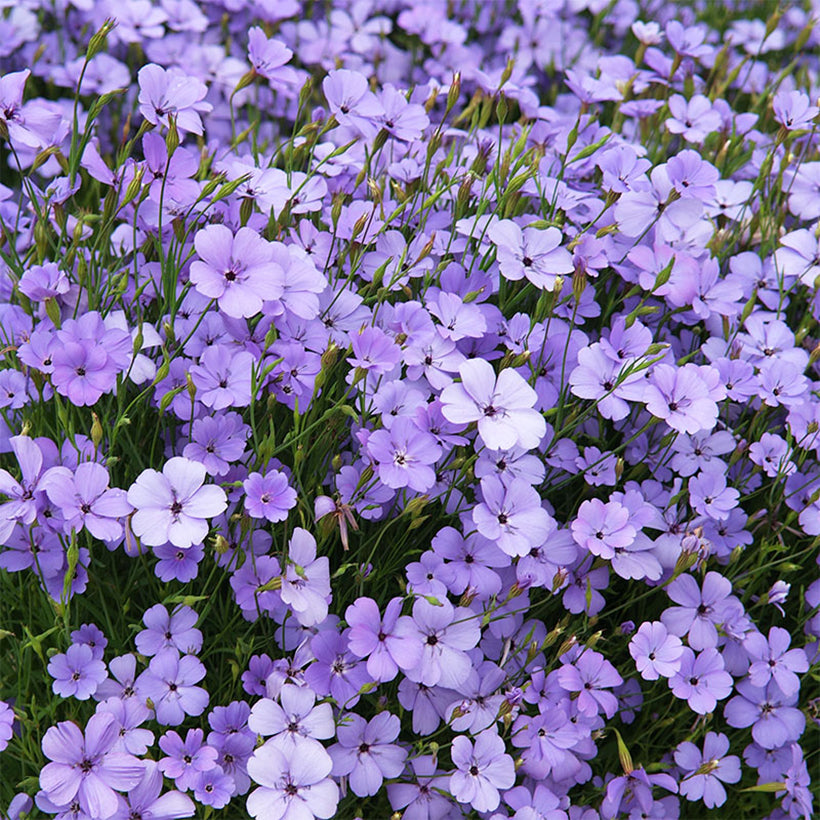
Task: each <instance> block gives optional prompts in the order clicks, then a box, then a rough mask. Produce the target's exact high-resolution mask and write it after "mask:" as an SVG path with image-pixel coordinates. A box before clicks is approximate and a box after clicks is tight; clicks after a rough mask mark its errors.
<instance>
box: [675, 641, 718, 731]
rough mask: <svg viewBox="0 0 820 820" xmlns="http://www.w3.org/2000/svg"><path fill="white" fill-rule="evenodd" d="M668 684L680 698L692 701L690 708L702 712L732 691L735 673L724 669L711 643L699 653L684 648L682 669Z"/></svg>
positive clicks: (705, 712) (711, 707)
mask: <svg viewBox="0 0 820 820" xmlns="http://www.w3.org/2000/svg"><path fill="white" fill-rule="evenodd" d="M669 688H670V689H671V690H672V693H673V694H674V695H675V697H677V698H682V699H684V700H686V701H688V702H689V708H690V709H691V710H692V711H693V712H697V713H698V714H699V715H706V714H709V713H710V712H713V711H714V709H715V706H716V705H717V702H718V701H719V700H723V698H725V697H728V696H729V694H730V693H731V691H732V676H731V675H730V674H729V673H728V672H726V671H725V669H724V666H723V659H722V658H721V656H720V653H719V652H718V651H717V649H714V648H713V647H709V648H708V649H704V650H703V652H701V653H700V654H699V655H695V653H694V652H693V651H692V650H691V649H690V648H689V647H688V646H685V647H684V648H683V655H681V662H680V669H679V670H678V672H677V673H676V674H675V675H673V676H672V677H671V678H670V679H669Z"/></svg>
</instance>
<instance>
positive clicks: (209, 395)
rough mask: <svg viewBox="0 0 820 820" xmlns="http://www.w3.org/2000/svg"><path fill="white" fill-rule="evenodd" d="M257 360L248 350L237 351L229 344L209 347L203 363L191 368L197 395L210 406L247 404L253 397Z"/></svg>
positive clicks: (214, 408) (242, 405)
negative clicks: (252, 387) (254, 369)
mask: <svg viewBox="0 0 820 820" xmlns="http://www.w3.org/2000/svg"><path fill="white" fill-rule="evenodd" d="M254 364H255V362H254V358H253V355H252V354H250V353H249V352H248V351H247V350H239V351H236V350H234V349H232V348H230V347H228V345H213V346H211V347H208V348H206V350H205V351H204V353H203V354H202V356H201V357H200V359H199V364H195V365H192V366H191V368H190V370H189V373H190V374H191V379H192V380H193V383H194V387H195V388H196V395H197V398H198V399H199V401H201V402H202V403H203V404H204V405H205V406H206V407H207V408H209V409H210V410H224V409H225V408H226V407H245V406H246V405H248V404H250V403H251V399H252V396H251V385H252V382H253V368H254Z"/></svg>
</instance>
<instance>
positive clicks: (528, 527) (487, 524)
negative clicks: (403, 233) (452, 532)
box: [473, 475, 554, 556]
mask: <svg viewBox="0 0 820 820" xmlns="http://www.w3.org/2000/svg"><path fill="white" fill-rule="evenodd" d="M481 495H482V499H483V500H482V502H481V504H479V505H477V506H476V507H474V508H473V521H475V525H476V528H477V529H478V531H479V532H480V533H481V535H483V536H484V537H485V538H487V539H489V540H490V541H493V542H494V543H495V544H497V545H498V548H499V549H500V550H501V551H502V552H504V553H506V554H507V555H511V556H516V555H518V556H521V555H526V554H527V553H528V552H529V551H530V550H531V549H533V548H534V547H537V546H540V545H541V544H543V543H544V542H545V541H546V539H547V536H548V535H549V533H550V530H551V529H553V528H554V525H553V522H552V520H551V518H550V515H549V513H548V512H547V511H546V510H545V509H544V508H543V507H542V506H541V497H540V496H539V495H538V492H537V491H536V490H535V489H534V488H533V487H531V486H530V485H529V484H527V482H526V481H524V480H522V479H520V478H514V479H513V480H512V481H510V482H509V483H508V485H507V486H504V483H503V482H502V481H501V479H500V478H496V476H494V475H489V476H487V477H486V478H482V479H481Z"/></svg>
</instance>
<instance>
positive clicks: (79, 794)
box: [40, 712, 145, 820]
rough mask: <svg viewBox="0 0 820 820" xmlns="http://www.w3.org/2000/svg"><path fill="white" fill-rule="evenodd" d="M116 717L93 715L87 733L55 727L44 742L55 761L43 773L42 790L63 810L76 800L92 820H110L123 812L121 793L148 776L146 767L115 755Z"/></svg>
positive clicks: (72, 725)
mask: <svg viewBox="0 0 820 820" xmlns="http://www.w3.org/2000/svg"><path fill="white" fill-rule="evenodd" d="M117 737H118V729H117V722H116V720H115V718H114V715H112V714H110V713H106V712H101V713H97V714H95V715H92V716H91V717H90V718H89V720H88V723H87V724H86V728H85V736H83V732H82V731H81V730H80V728H79V727H78V726H77V725H76V724H75V723H71V722H69V721H64V722H62V723H58V724H57V725H56V726H52V727H51V728H50V729H48V731H47V732H46V734H45V737H43V754H45V756H46V757H47V758H48V759H49V760H51V761H52V762H51V763H47V764H46V765H45V766H44V767H43V769H42V771H41V772H40V788H42V789H43V791H44V792H45V793H46V796H47V797H48V799H49V800H50V801H51V802H53V803H54V804H55V805H57V806H68V804H69V803H71V802H72V801H74V800H75V799H76V800H77V802H78V803H79V805H80V808H81V809H82V811H84V812H85V813H86V815H88V817H90V818H92V820H107V818H109V817H111V816H112V815H113V814H114V812H115V811H117V806H118V798H117V795H116V794H115V791H114V790H115V789H116V790H117V791H124V790H126V789H132V788H134V786H136V785H137V784H138V783H139V782H140V780H141V779H142V776H143V771H144V768H145V764H144V763H143V761H141V760H138V759H137V758H136V757H134V756H133V755H130V754H125V753H123V752H113V751H111V749H112V748H113V747H114V745H115V744H116V742H117Z"/></svg>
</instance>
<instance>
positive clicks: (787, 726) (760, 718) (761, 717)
mask: <svg viewBox="0 0 820 820" xmlns="http://www.w3.org/2000/svg"><path fill="white" fill-rule="evenodd" d="M736 689H737V695H736V696H735V697H733V698H732V699H731V700H730V701H729V702H728V703H727V704H726V708H725V709H724V710H723V716H724V717H725V718H726V722H727V723H728V724H729V725H730V726H733V727H734V728H736V729H744V728H746V727H747V726H751V727H752V737H753V738H754V740H755V743H757V744H759V745H760V746H762V747H763V748H764V749H777V748H778V747H780V746H783V745H785V744H786V743H791V742H792V741H795V740H797V739H798V738H799V737H800V735H802V734H803V730H804V729H805V727H806V718H805V715H804V714H803V713H802V712H801V711H800V710H799V709H797V708H795V704H796V703H797V692H792V693H791V694H790V695H785V694H783V692H782V691H781V689H780V687H779V686H778V685H777V683H776V682H775V681H774V680H772V681H769V683H768V684H767V685H766V686H765V687H759V686H755V685H754V684H753V683H752V682H751V681H750V680H742V681H740V683H738V684H737V687H736Z"/></svg>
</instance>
